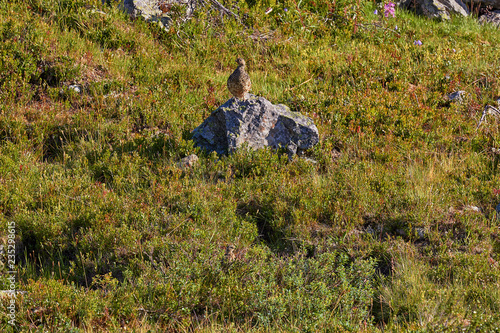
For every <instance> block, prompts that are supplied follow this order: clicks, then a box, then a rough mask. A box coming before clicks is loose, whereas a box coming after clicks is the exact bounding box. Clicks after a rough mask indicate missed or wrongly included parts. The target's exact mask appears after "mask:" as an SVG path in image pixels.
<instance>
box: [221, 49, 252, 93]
mask: <svg viewBox="0 0 500 333" xmlns="http://www.w3.org/2000/svg"><path fill="white" fill-rule="evenodd" d="M236 63H237V64H238V67H237V68H236V69H235V70H234V72H233V74H231V75H230V76H229V78H228V79H227V89H229V92H230V93H231V94H232V95H233V96H234V97H235V98H237V99H240V100H245V99H246V95H247V93H248V92H249V91H250V88H251V87H252V82H251V81H250V76H249V75H248V73H247V72H246V63H245V60H243V59H242V58H238V59H236Z"/></svg>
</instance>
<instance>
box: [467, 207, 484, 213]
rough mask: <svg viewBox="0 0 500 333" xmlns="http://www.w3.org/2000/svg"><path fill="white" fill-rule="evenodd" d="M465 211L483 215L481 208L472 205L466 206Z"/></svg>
mask: <svg viewBox="0 0 500 333" xmlns="http://www.w3.org/2000/svg"><path fill="white" fill-rule="evenodd" d="M464 210H465V211H472V212H477V213H481V211H482V210H481V208H479V207H477V206H470V205H467V206H464Z"/></svg>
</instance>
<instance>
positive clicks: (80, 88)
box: [68, 84, 82, 93]
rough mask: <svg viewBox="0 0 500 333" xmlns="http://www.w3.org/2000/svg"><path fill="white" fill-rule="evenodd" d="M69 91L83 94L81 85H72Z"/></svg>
mask: <svg viewBox="0 0 500 333" xmlns="http://www.w3.org/2000/svg"><path fill="white" fill-rule="evenodd" d="M68 88H69V89H71V90H73V91H74V92H77V93H81V92H82V86H81V85H79V84H70V85H69V86H68Z"/></svg>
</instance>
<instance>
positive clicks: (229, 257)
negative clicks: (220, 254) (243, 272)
mask: <svg viewBox="0 0 500 333" xmlns="http://www.w3.org/2000/svg"><path fill="white" fill-rule="evenodd" d="M234 249H235V247H234V245H228V246H227V247H226V253H225V254H224V262H225V263H227V264H229V263H232V262H233V261H234V260H235V259H236V256H235V255H234Z"/></svg>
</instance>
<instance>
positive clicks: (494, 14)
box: [479, 1, 500, 28]
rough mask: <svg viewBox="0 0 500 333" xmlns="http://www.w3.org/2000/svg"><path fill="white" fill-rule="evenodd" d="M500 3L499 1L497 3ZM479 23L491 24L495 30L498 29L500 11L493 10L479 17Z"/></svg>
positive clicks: (499, 25)
mask: <svg viewBox="0 0 500 333" xmlns="http://www.w3.org/2000/svg"><path fill="white" fill-rule="evenodd" d="M499 2H500V1H499ZM479 23H481V24H485V23H489V24H493V25H494V26H496V27H497V28H500V10H494V11H491V12H489V13H486V14H484V15H481V16H480V17H479Z"/></svg>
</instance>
